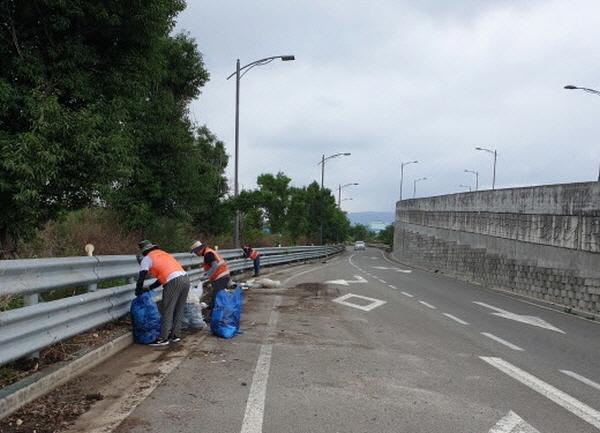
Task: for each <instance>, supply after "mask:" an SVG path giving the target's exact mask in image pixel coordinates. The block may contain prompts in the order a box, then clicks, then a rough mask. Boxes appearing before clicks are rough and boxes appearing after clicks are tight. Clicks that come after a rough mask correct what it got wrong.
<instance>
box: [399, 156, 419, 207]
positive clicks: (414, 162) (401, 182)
mask: <svg viewBox="0 0 600 433" xmlns="http://www.w3.org/2000/svg"><path fill="white" fill-rule="evenodd" d="M418 162H419V161H408V162H402V163H400V201H402V184H403V183H404V166H405V165H408V164H417V163H418Z"/></svg>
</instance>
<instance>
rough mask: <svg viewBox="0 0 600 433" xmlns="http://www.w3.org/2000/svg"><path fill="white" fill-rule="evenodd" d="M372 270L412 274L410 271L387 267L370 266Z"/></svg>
mask: <svg viewBox="0 0 600 433" xmlns="http://www.w3.org/2000/svg"><path fill="white" fill-rule="evenodd" d="M371 267H372V268H373V269H381V270H383V271H396V272H403V273H405V274H410V273H411V272H412V270H410V269H398V268H390V267H387V266H371Z"/></svg>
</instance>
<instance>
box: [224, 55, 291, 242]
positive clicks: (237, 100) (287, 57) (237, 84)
mask: <svg viewBox="0 0 600 433" xmlns="http://www.w3.org/2000/svg"><path fill="white" fill-rule="evenodd" d="M275 59H281V60H282V61H284V62H288V61H291V60H295V57H294V56H291V55H283V56H271V57H265V58H264V59H260V60H255V61H253V62H250V63H248V64H247V65H245V66H242V67H240V59H237V61H236V63H235V72H234V73H232V74H231V75H230V76H229V77H227V79H228V80H229V79H230V78H231V77H233V76H235V170H234V179H235V180H234V184H233V194H234V196H235V197H237V196H238V194H239V190H238V162H239V144H240V142H239V137H240V80H241V78H242V77H243V76H244V75H245V74H246V73H247V72H248V71H249V70H250V69H252V68H253V67H255V66H263V65H266V64H268V63H271V62H272V61H273V60H275ZM242 71H243V73H242ZM233 243H234V246H235V247H236V248H239V246H240V212H239V211H238V210H236V212H235V223H234V228H233Z"/></svg>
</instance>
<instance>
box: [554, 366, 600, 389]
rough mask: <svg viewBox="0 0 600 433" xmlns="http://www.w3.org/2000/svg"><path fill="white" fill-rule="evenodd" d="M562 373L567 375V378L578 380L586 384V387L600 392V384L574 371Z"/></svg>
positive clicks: (562, 371) (563, 371)
mask: <svg viewBox="0 0 600 433" xmlns="http://www.w3.org/2000/svg"><path fill="white" fill-rule="evenodd" d="M560 372H561V373H564V374H566V375H567V376H571V377H572V378H573V379H577V380H578V381H580V382H582V383H585V384H586V385H589V386H591V387H592V388H595V389H597V390H599V391H600V383H596V382H594V381H593V380H590V379H588V378H587V377H584V376H582V375H580V374H577V373H575V372H574V371H570V370H560Z"/></svg>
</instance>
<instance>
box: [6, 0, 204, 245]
mask: <svg viewBox="0 0 600 433" xmlns="http://www.w3.org/2000/svg"><path fill="white" fill-rule="evenodd" d="M184 6H185V3H184V1H182V0H147V1H145V2H143V5H142V4H141V3H140V2H137V1H100V0H96V1H89V0H63V1H49V0H45V1H44V0H31V1H27V2H24V1H23V2H20V1H15V0H3V1H1V2H0V10H1V13H2V20H1V21H0V29H1V30H0V58H2V62H0V107H1V108H2V109H1V110H0V155H1V159H0V205H1V206H2V214H1V215H0V244H1V245H0V246H1V248H2V249H3V250H4V253H5V255H11V254H13V253H15V248H16V240H18V239H19V238H22V237H27V236H28V235H31V234H32V233H33V232H34V231H35V230H36V229H37V228H39V227H41V226H42V225H43V224H44V223H45V222H46V221H48V220H49V219H51V218H53V217H55V216H56V215H58V214H59V213H60V212H61V211H63V210H68V209H75V208H78V207H82V206H86V205H89V204H93V203H101V202H102V201H103V199H104V195H105V194H106V192H107V191H108V190H110V189H111V188H113V187H117V189H119V188H122V187H123V185H127V182H128V180H129V179H130V178H131V177H132V176H134V177H135V178H137V179H139V180H141V181H142V182H143V181H148V182H149V183H150V184H151V186H150V187H149V189H150V190H151V192H152V193H155V194H151V197H150V201H151V202H152V200H154V201H153V202H152V203H151V205H150V208H154V207H155V203H156V199H157V197H156V195H160V192H161V191H159V189H160V188H159V186H157V185H155V184H153V183H152V182H151V181H150V179H151V178H152V177H153V175H154V174H155V173H152V172H149V171H147V170H143V169H142V170H140V165H141V164H140V161H148V160H152V161H153V162H156V165H161V161H162V162H164V167H161V168H162V170H159V172H160V173H163V174H167V173H168V175H169V176H173V173H177V170H178V169H179V165H173V164H171V161H169V160H165V159H163V158H162V156H163V153H162V150H165V154H167V155H169V154H172V153H173V152H177V151H180V150H183V151H184V152H185V153H187V150H188V149H189V147H190V146H191V145H192V142H191V141H190V128H189V124H186V122H185V120H184V119H182V115H183V114H185V110H186V108H185V107H186V105H187V102H189V100H190V98H192V97H194V96H196V95H197V94H198V91H199V88H200V86H202V85H203V83H204V82H205V81H206V79H207V78H208V75H207V73H206V71H205V70H204V68H203V67H202V62H201V57H200V56H199V54H198V52H197V49H196V46H195V44H194V43H193V42H192V41H191V40H190V39H189V38H187V37H185V36H177V37H175V38H171V37H170V36H169V33H170V32H171V30H172V29H173V27H174V23H175V21H174V18H175V16H176V14H177V13H178V12H179V11H181V10H182V9H183V8H184ZM155 121H156V122H157V123H153V122H155ZM149 143H152V144H154V145H155V146H152V145H149ZM180 145H181V146H183V148H179V147H178V146H180ZM163 146H164V149H163ZM157 160H158V161H157ZM138 171H141V173H138ZM161 186H162V185H161ZM162 192H165V191H162ZM163 196H164V195H163ZM166 205H167V206H174V207H177V204H173V203H168V204H166ZM144 206H146V204H144V203H133V206H132V207H133V209H134V211H135V212H134V213H139V212H137V207H144Z"/></svg>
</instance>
